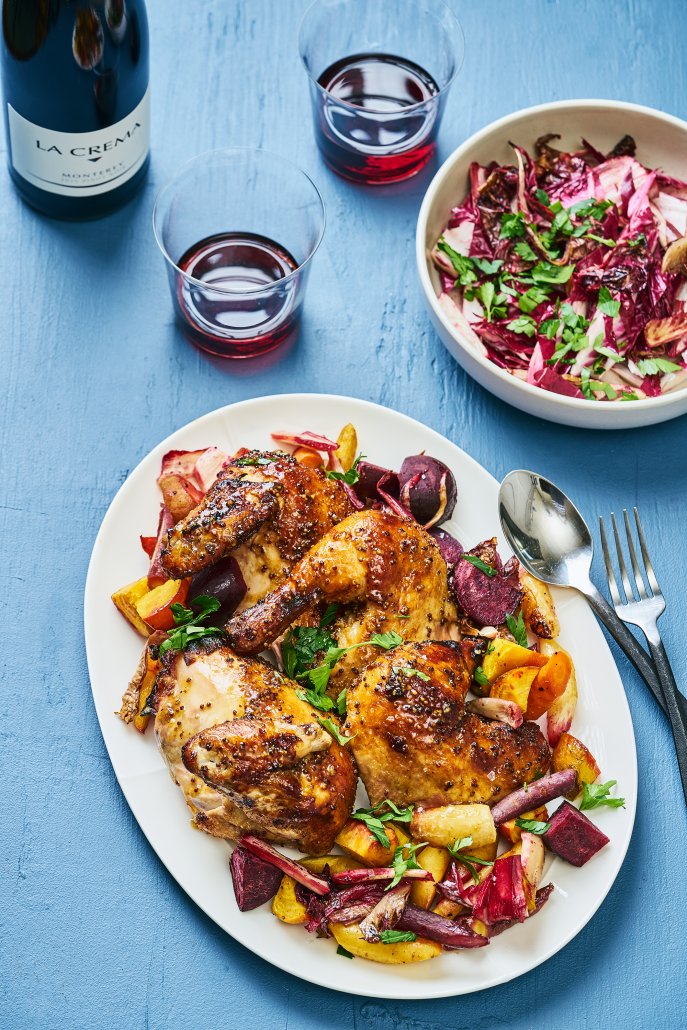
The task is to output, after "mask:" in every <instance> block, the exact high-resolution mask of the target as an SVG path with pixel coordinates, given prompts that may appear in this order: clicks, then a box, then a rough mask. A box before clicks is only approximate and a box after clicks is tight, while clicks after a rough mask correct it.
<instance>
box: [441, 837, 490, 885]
mask: <svg viewBox="0 0 687 1030" xmlns="http://www.w3.org/2000/svg"><path fill="white" fill-rule="evenodd" d="M469 847H472V837H461V839H460V840H456V841H454V842H453V844H449V846H448V851H449V853H450V854H451V855H452V857H453V858H455V860H456V862H460V864H461V865H464V866H465V868H466V869H467V870H468V872H469V873H470V876H471V877H472V879H473V880H474V882H475V883H479V876H478V875H477V869H476V867H477V866H487V865H493V864H494V863H493V862H490V861H488V860H487V859H485V858H476V857H475V856H474V855H465V854H464V853H463V848H469Z"/></svg>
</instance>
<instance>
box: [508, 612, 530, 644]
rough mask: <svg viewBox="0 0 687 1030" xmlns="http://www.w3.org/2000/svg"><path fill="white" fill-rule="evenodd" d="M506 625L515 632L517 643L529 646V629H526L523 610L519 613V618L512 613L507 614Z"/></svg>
mask: <svg viewBox="0 0 687 1030" xmlns="http://www.w3.org/2000/svg"><path fill="white" fill-rule="evenodd" d="M506 625H507V626H508V629H509V630H510V632H511V633H512V634H513V636H514V638H515V642H516V644H520V647H527V630H526V629H525V620H524V619H523V617H522V612H520V613H519V615H518V617H517V619H514V618H513V616H512V615H507V616H506Z"/></svg>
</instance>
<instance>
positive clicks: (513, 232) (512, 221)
mask: <svg viewBox="0 0 687 1030" xmlns="http://www.w3.org/2000/svg"><path fill="white" fill-rule="evenodd" d="M500 235H501V239H502V240H512V239H514V238H515V237H517V236H524V235H525V218H524V216H523V214H522V211H516V212H515V213H508V214H505V215H501V234H500Z"/></svg>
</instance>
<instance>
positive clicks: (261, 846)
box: [239, 833, 331, 894]
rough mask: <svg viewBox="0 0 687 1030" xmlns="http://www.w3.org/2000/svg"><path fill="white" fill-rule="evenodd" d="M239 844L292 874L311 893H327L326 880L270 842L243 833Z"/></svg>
mask: <svg viewBox="0 0 687 1030" xmlns="http://www.w3.org/2000/svg"><path fill="white" fill-rule="evenodd" d="M239 845H240V846H242V847H243V848H244V849H245V850H247V851H250V853H251V854H252V855H255V856H256V857H257V858H261V859H263V860H264V861H265V862H268V863H269V864H270V865H273V866H275V867H276V868H277V869H280V870H281V872H282V873H287V874H288V875H289V876H292V877H293V879H294V880H296V881H297V882H298V883H302V884H303V886H304V887H307V888H308V890H311V891H312V892H313V894H329V892H330V890H331V887H330V885H329V882H328V881H327V880H325V879H324V878H323V877H321V876H318V875H317V874H316V873H313V872H310V870H309V869H306V867H305V866H304V865H302V864H301V863H300V862H294V861H293V860H292V859H290V858H287V857H286V855H282V854H281V853H280V852H279V851H277V850H276V848H273V847H272V845H271V844H267V843H266V842H265V841H264V840H260V838H259V837H255V836H254V835H253V834H252V833H244V835H243V837H242V838H241V840H240V842H239ZM275 890H276V888H275Z"/></svg>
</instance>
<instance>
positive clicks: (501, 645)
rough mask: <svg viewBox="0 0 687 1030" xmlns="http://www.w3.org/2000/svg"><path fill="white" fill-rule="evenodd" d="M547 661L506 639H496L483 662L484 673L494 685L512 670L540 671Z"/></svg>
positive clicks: (534, 652) (543, 657) (541, 656)
mask: <svg viewBox="0 0 687 1030" xmlns="http://www.w3.org/2000/svg"><path fill="white" fill-rule="evenodd" d="M547 661H548V658H546V657H545V656H544V655H542V654H539V652H538V651H530V649H529V648H528V647H522V646H521V645H520V644H516V643H515V642H514V641H513V640H506V639H505V638H504V637H496V639H495V640H492V641H491V644H490V645H489V648H488V650H487V653H486V654H485V656H484V658H483V660H482V672H483V673H484V675H485V676H486V678H487V679H488V680H489V682H490V683H494V682H495V681H496V680H497V679H498V678H499V676H503V674H504V673H505V672H510V670H511V669H520V668H522V667H523V666H524V667H526V668H527V667H529V668H534V669H540V668H541V667H542V666H544V665H546V663H547Z"/></svg>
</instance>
